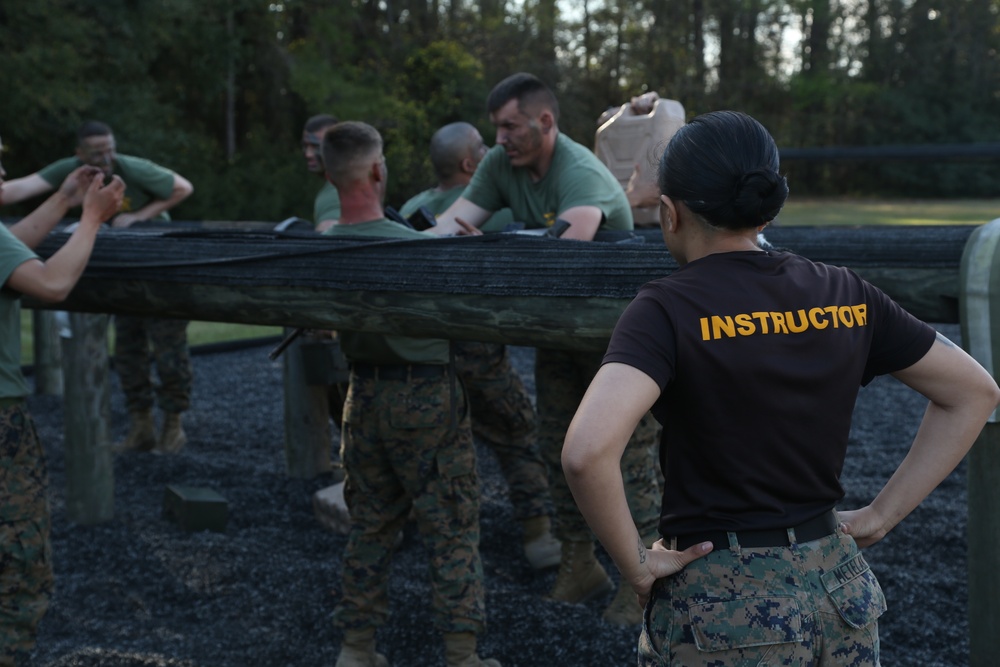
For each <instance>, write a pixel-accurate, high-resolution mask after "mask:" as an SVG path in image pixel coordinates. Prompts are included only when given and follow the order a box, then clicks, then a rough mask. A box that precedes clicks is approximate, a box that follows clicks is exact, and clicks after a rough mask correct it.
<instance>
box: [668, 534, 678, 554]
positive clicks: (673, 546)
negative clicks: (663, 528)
mask: <svg viewBox="0 0 1000 667" xmlns="http://www.w3.org/2000/svg"><path fill="white" fill-rule="evenodd" d="M667 548H668V549H670V550H671V551H677V536H676V535H674V536H673V537H671V538H670V543H669V544H668V545H667Z"/></svg>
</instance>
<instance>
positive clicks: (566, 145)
mask: <svg viewBox="0 0 1000 667" xmlns="http://www.w3.org/2000/svg"><path fill="white" fill-rule="evenodd" d="M462 196H464V197H465V198H466V199H468V200H469V201H470V202H472V203H473V204H475V205H476V206H479V207H480V208H485V209H486V210H487V211H499V210H500V209H502V208H503V207H505V206H508V207H510V209H511V211H512V212H513V214H514V219H515V220H517V221H518V222H523V223H525V225H526V226H527V227H528V228H529V229H531V228H544V227H551V226H552V225H553V224H554V223H555V221H556V216H557V215H559V214H560V213H561V212H563V211H565V210H567V209H570V208H573V207H574V206H596V207H597V208H599V209H601V211H602V212H603V213H604V220H603V222H602V223H601V229H602V230H607V229H624V230H630V229H632V228H633V224H632V209H631V208H630V207H629V204H628V199H627V198H626V197H625V190H624V189H623V188H622V186H621V184H619V183H618V180H617V179H616V178H615V177H614V175H613V174H612V173H611V172H610V171H609V170H608V168H607V167H606V166H605V165H604V163H603V162H601V161H600V160H599V159H597V156H596V155H594V153H593V151H591V150H590V149H589V148H586V147H584V146H581V145H580V144H578V143H576V142H575V141H573V140H572V139H570V138H569V137H567V136H566V135H565V134H562V133H560V134H559V136H558V137H556V147H555V152H554V153H553V155H552V164H551V165H550V166H549V170H548V172H546V174H545V176H544V177H543V178H542V180H540V181H538V182H537V183H535V182H533V181H532V180H531V174H529V173H528V170H527V169H526V168H523V167H512V166H511V164H510V160H509V159H508V158H507V154H506V153H505V152H504V149H503V146H501V145H499V144H497V145H496V146H494V147H493V148H491V149H490V151H489V152H488V153H487V154H486V157H484V158H483V161H482V162H480V163H479V166H478V167H477V168H476V173H475V174H473V175H472V182H471V183H469V185H468V187H466V188H465V193H464V194H463V195H462Z"/></svg>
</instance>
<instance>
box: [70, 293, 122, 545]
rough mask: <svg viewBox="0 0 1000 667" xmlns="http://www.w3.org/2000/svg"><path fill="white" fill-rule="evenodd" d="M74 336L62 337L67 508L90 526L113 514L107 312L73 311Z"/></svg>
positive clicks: (72, 514) (74, 519) (81, 522)
mask: <svg viewBox="0 0 1000 667" xmlns="http://www.w3.org/2000/svg"><path fill="white" fill-rule="evenodd" d="M70 327H71V329H72V332H73V335H72V337H70V338H64V339H63V350H62V353H63V373H64V377H65V378H66V392H65V410H66V417H65V429H66V431H65V446H66V487H67V488H66V513H67V514H68V515H69V518H70V520H72V521H75V522H77V523H80V524H84V525H90V524H97V523H101V522H104V521H110V520H111V519H112V518H113V517H114V466H113V455H112V451H111V440H110V429H109V423H110V420H111V396H110V389H109V384H108V341H107V335H108V317H107V315H87V314H81V313H71V314H70Z"/></svg>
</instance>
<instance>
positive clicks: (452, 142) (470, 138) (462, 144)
mask: <svg viewBox="0 0 1000 667" xmlns="http://www.w3.org/2000/svg"><path fill="white" fill-rule="evenodd" d="M485 152H486V145H485V144H484V143H483V137H482V135H480V134H479V130H477V129H476V128H475V127H473V126H472V125H470V124H469V123H449V124H448V125H445V126H444V127H442V128H441V129H439V130H438V131H437V132H435V133H434V136H433V137H431V164H432V165H433V167H434V174H435V175H436V176H437V178H438V181H439V182H441V183H444V184H450V182H451V181H453V180H454V179H455V178H456V177H457V176H459V175H461V174H464V175H466V176H467V177H471V175H472V173H473V172H474V171H475V170H476V166H478V165H479V161H480V160H481V159H482V157H483V155H484V154H485Z"/></svg>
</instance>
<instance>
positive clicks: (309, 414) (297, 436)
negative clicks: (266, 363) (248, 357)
mask: <svg viewBox="0 0 1000 667" xmlns="http://www.w3.org/2000/svg"><path fill="white" fill-rule="evenodd" d="M291 331H292V329H286V330H285V333H286V334H288V333H290V332H291ZM303 338H304V337H303V336H299V338H298V339H297V340H296V341H295V342H293V343H292V344H291V345H289V346H288V348H287V349H286V350H285V351H284V353H282V359H283V360H284V365H283V372H282V377H283V379H284V385H285V468H286V471H287V473H288V476H289V477H294V478H298V479H312V478H313V477H316V476H317V475H319V474H321V473H324V472H329V471H330V469H331V464H330V446H331V445H330V437H331V436H330V409H329V407H328V405H327V388H326V387H324V386H310V385H308V384H306V373H305V361H304V360H303V358H302V343H303Z"/></svg>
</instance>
